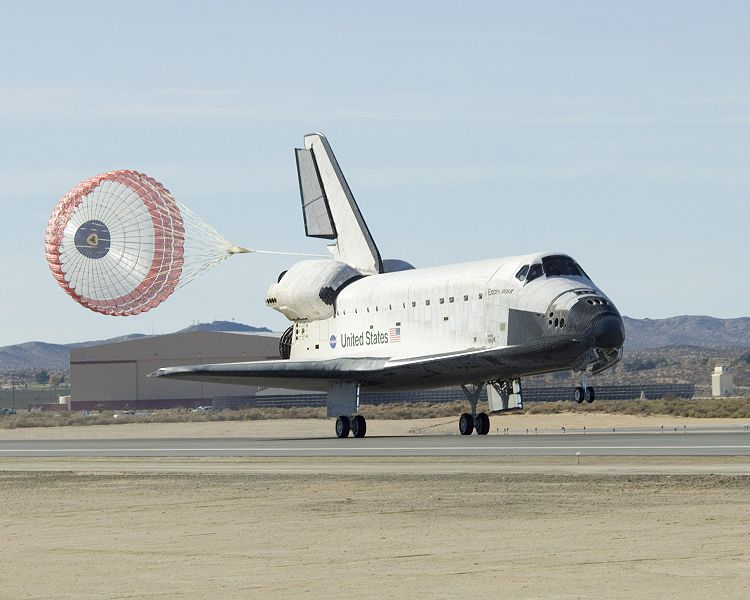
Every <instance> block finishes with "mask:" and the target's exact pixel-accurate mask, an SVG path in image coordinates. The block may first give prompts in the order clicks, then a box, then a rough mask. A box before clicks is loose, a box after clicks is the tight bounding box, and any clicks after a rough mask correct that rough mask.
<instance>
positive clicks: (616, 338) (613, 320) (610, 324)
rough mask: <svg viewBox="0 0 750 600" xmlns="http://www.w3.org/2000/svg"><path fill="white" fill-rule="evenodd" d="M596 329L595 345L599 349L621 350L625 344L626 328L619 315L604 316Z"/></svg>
mask: <svg viewBox="0 0 750 600" xmlns="http://www.w3.org/2000/svg"><path fill="white" fill-rule="evenodd" d="M594 327H595V329H594V345H595V346H597V347H599V348H619V347H620V346H622V344H623V343H624V342H625V326H624V325H623V323H622V319H621V318H620V317H619V316H617V315H611V314H610V315H602V316H601V317H599V318H598V319H597V320H596V322H595V324H594Z"/></svg>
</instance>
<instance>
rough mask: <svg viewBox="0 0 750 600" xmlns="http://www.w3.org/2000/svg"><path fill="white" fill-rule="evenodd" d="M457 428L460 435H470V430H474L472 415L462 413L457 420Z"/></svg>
mask: <svg viewBox="0 0 750 600" xmlns="http://www.w3.org/2000/svg"><path fill="white" fill-rule="evenodd" d="M458 430H459V431H460V432H461V435H471V432H472V431H474V417H472V416H471V415H470V414H469V413H464V414H462V415H461V418H460V419H459V420H458Z"/></svg>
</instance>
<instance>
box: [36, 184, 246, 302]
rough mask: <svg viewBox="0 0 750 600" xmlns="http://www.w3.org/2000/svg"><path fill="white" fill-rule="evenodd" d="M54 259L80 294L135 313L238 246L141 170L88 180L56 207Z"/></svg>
mask: <svg viewBox="0 0 750 600" xmlns="http://www.w3.org/2000/svg"><path fill="white" fill-rule="evenodd" d="M45 247H46V253H47V262H48V264H49V267H50V269H51V270H52V274H53V275H54V277H55V279H56V280H57V282H58V283H59V284H60V286H61V287H62V288H63V289H64V290H65V291H66V292H67V293H68V294H70V296H71V297H73V299H75V300H76V301H77V302H79V303H80V304H82V305H83V306H85V307H86V308H89V309H91V310H93V311H96V312H100V313H103V314H106V315H118V316H125V315H136V314H138V313H142V312H146V311H147V310H150V309H152V308H154V307H156V306H158V305H159V304H161V303H162V302H164V300H166V299H167V298H168V297H169V296H170V295H171V294H172V293H173V292H174V291H175V290H176V289H177V288H178V287H181V286H183V285H185V284H186V283H189V282H190V281H192V280H193V279H194V278H195V277H196V276H197V275H199V274H200V273H201V272H203V271H205V270H207V269H209V268H211V267H213V266H214V265H217V264H218V263H220V262H222V261H224V260H226V259H227V258H228V257H229V256H231V255H232V254H237V253H240V252H248V250H245V249H244V248H240V247H237V246H235V245H233V244H232V243H230V242H229V241H227V240H226V239H224V238H223V237H222V236H221V235H220V234H219V233H218V232H217V231H216V230H215V229H214V228H213V227H211V226H210V225H208V224H207V223H205V222H204V221H203V220H201V219H200V217H198V216H197V215H195V213H193V212H192V211H190V209H188V208H187V207H186V206H184V205H182V204H180V203H178V202H177V201H176V200H175V199H174V198H173V197H172V194H170V193H169V190H167V189H166V188H165V187H164V186H163V185H161V184H160V183H159V182H158V181H156V180H155V179H152V178H151V177H149V176H147V175H144V174H143V173H138V172H136V171H111V172H109V173H103V174H101V175H97V176H95V177H92V178H90V179H87V180H86V181H83V182H81V183H79V184H78V185H76V186H75V187H74V188H73V189H72V190H70V191H69V192H68V193H67V194H65V196H63V198H62V199H61V200H60V202H58V203H57V206H55V209H54V210H53V211H52V215H51V216H50V220H49V223H48V225H47V233H46V236H45Z"/></svg>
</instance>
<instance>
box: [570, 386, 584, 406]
mask: <svg viewBox="0 0 750 600" xmlns="http://www.w3.org/2000/svg"><path fill="white" fill-rule="evenodd" d="M585 395H586V392H585V391H584V389H583V388H582V387H581V386H578V387H577V388H576V389H574V390H573V400H575V401H576V402H578V404H580V403H581V402H583V397H584V396H585Z"/></svg>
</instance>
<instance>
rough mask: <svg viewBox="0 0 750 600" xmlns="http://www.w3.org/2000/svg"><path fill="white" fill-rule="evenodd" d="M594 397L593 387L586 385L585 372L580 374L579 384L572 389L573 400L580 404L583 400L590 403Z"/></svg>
mask: <svg viewBox="0 0 750 600" xmlns="http://www.w3.org/2000/svg"><path fill="white" fill-rule="evenodd" d="M595 398H596V394H595V393H594V388H592V387H591V386H590V385H586V373H585V372H584V373H583V375H582V376H581V385H579V386H578V387H577V388H575V389H574V390H573V400H575V401H576V402H578V404H581V403H582V402H583V401H584V400H585V401H586V402H588V403H589V404H591V403H592V402H593V401H594V400H595Z"/></svg>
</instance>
